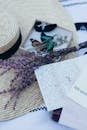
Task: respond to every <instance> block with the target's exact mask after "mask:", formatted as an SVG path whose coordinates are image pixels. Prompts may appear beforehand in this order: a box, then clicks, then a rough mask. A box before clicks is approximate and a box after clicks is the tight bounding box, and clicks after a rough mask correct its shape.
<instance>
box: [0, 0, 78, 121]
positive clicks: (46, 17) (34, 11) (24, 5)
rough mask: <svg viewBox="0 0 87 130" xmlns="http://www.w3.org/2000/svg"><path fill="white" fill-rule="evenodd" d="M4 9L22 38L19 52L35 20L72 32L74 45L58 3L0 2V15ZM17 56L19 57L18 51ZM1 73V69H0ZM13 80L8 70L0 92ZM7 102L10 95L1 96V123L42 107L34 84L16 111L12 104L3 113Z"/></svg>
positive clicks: (70, 26) (70, 24)
mask: <svg viewBox="0 0 87 130" xmlns="http://www.w3.org/2000/svg"><path fill="white" fill-rule="evenodd" d="M3 8H4V9H6V11H7V12H8V13H9V14H11V15H13V17H15V18H16V20H17V22H18V25H19V27H20V29H21V33H22V37H23V40H22V44H21V48H23V44H24V42H25V41H26V39H27V37H28V35H29V32H30V30H31V28H32V26H33V25H34V23H35V21H36V20H40V21H46V22H48V23H56V24H57V25H59V26H61V27H63V28H66V29H69V30H70V31H72V32H73V39H72V44H71V45H75V44H76V31H75V27H74V25H73V22H72V20H71V18H70V17H69V15H68V14H67V13H66V10H65V9H64V8H63V7H62V6H61V4H60V3H59V2H57V0H53V1H50V0H42V1H41V0H37V1H36V0H6V1H5V2H4V1H3V0H0V12H1V11H3ZM22 51H23V50H22ZM18 53H20V50H19V52H18ZM71 57H72V55H71ZM1 71H2V69H0V72H1ZM13 77H14V70H10V71H8V72H7V73H5V74H4V75H3V76H1V77H0V91H2V89H6V88H9V85H10V80H11V79H12V78H13ZM9 98H10V94H9V93H7V94H1V95H0V121H4V120H9V119H12V118H15V117H18V116H20V115H23V114H25V113H27V112H29V111H30V110H32V109H34V108H36V107H38V106H39V105H41V104H42V103H43V99H42V96H41V93H40V90H39V87H38V83H37V82H35V83H33V84H32V85H31V86H30V87H29V88H27V89H26V90H25V91H24V92H23V93H22V94H21V95H20V98H19V99H18V101H17V106H16V109H15V110H13V102H11V103H10V104H9V107H7V109H6V110H4V109H3V108H4V105H5V103H6V102H7V101H8V99H9Z"/></svg>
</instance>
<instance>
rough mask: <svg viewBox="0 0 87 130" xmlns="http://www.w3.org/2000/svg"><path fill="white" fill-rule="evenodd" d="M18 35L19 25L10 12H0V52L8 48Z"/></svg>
mask: <svg viewBox="0 0 87 130" xmlns="http://www.w3.org/2000/svg"><path fill="white" fill-rule="evenodd" d="M18 37H19V26H18V25H17V22H16V20H15V18H13V17H12V16H11V15H10V14H8V13H6V12H3V13H1V12H0V54H2V53H4V52H5V51H7V50H8V49H10V48H11V47H12V46H13V45H14V44H15V42H16V41H17V39H18Z"/></svg>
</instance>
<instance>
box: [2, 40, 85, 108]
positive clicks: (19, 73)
mask: <svg viewBox="0 0 87 130" xmlns="http://www.w3.org/2000/svg"><path fill="white" fill-rule="evenodd" d="M86 47H87V42H84V43H81V44H79V45H78V47H76V46H74V47H71V48H66V49H62V50H59V51H56V52H51V53H48V54H46V55H44V56H37V55H36V54H35V53H31V52H25V53H23V52H21V53H19V54H15V55H14V56H13V57H11V58H9V59H7V60H1V59H0V68H3V69H4V70H3V72H1V73H0V76H2V75H4V74H5V73H7V71H9V70H11V69H13V70H14V71H15V72H14V74H15V77H14V78H13V79H12V80H11V81H10V86H9V89H5V90H3V91H1V92H0V94H6V93H10V94H11V97H10V99H9V100H8V101H7V103H6V104H5V106H4V109H6V108H7V107H8V105H9V103H10V101H12V99H14V105H13V109H14V110H15V108H16V104H17V100H18V99H19V97H20V94H21V92H22V91H24V90H25V89H26V88H28V87H29V86H30V85H31V84H32V83H33V82H35V81H36V77H35V75H34V70H35V69H36V68H38V67H39V66H41V65H45V64H49V63H52V62H54V58H57V59H58V58H59V56H65V55H66V54H68V53H71V52H75V51H78V50H80V49H82V48H86Z"/></svg>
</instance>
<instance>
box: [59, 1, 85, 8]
mask: <svg viewBox="0 0 87 130" xmlns="http://www.w3.org/2000/svg"><path fill="white" fill-rule="evenodd" d="M59 1H60V2H61V3H62V4H63V5H64V7H69V6H78V5H85V4H87V0H59Z"/></svg>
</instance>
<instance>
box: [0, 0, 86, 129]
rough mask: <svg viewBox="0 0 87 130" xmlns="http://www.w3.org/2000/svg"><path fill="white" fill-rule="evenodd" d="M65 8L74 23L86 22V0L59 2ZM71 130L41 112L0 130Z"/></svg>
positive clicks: (83, 37)
mask: <svg viewBox="0 0 87 130" xmlns="http://www.w3.org/2000/svg"><path fill="white" fill-rule="evenodd" d="M60 1H61V3H62V4H63V5H64V6H65V8H67V10H68V12H69V13H70V15H71V16H72V18H73V21H74V22H87V0H60ZM86 35H87V32H86V31H84V32H78V36H79V38H78V41H85V40H87V36H86ZM19 129H21V130H72V129H71V128H67V127H64V126H61V125H59V124H58V123H56V122H54V121H52V119H51V118H50V114H49V113H48V112H47V111H45V110H41V111H38V112H32V113H28V114H26V115H24V116H22V117H19V118H16V119H13V120H10V121H6V122H1V123H0V130H19Z"/></svg>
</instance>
